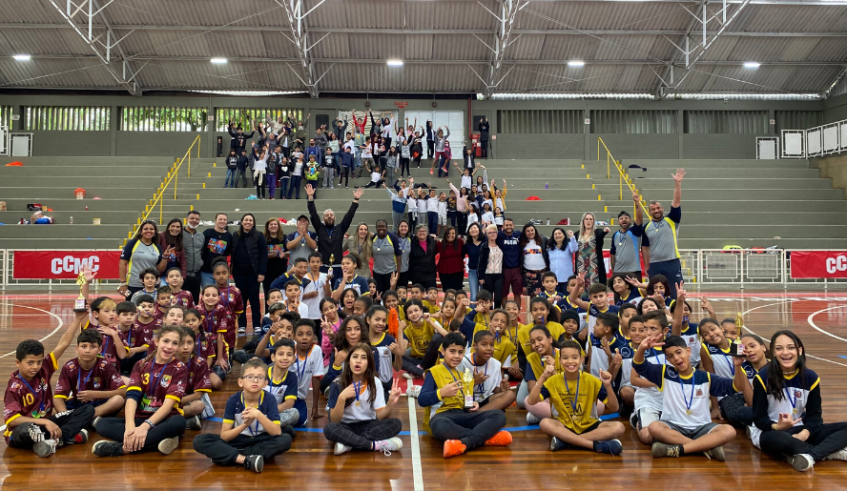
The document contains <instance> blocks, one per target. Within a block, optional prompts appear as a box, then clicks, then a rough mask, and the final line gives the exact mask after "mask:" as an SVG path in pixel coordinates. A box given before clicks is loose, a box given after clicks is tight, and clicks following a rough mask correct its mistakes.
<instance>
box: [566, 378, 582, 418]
mask: <svg viewBox="0 0 847 491" xmlns="http://www.w3.org/2000/svg"><path fill="white" fill-rule="evenodd" d="M562 380H564V381H565V390H567V391H568V395H571V388H570V387H569V386H568V379H567V378H566V377H565V374H564V373H563V374H562ZM581 381H582V373H580V372H577V378H576V394H574V396H573V398H572V399H571V402H570V404H571V416H574V417H575V416H576V415H577V414H576V408H577V407H578V406H579V383H580V382H581Z"/></svg>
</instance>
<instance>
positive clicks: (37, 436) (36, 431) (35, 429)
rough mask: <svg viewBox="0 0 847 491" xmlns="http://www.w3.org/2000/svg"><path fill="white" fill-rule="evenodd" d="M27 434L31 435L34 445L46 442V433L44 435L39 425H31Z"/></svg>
mask: <svg viewBox="0 0 847 491" xmlns="http://www.w3.org/2000/svg"><path fill="white" fill-rule="evenodd" d="M27 433H28V434H29V439H30V440H32V443H38V442H40V441H43V440H44V433H42V431H41V428H40V427H39V426H38V425H34V424H30V425H29V428H27Z"/></svg>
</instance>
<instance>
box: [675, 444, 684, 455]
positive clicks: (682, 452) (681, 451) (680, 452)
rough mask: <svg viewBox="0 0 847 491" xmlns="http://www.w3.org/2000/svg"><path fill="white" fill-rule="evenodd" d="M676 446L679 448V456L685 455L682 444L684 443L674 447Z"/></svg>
mask: <svg viewBox="0 0 847 491" xmlns="http://www.w3.org/2000/svg"><path fill="white" fill-rule="evenodd" d="M676 448H677V449H678V450H679V456H680V457H682V456H683V455H685V446H684V445H677V447H676Z"/></svg>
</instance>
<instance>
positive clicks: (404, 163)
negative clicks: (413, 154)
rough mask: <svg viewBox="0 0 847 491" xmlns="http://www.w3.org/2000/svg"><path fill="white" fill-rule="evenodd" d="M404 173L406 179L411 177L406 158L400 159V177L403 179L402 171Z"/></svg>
mask: <svg viewBox="0 0 847 491" xmlns="http://www.w3.org/2000/svg"><path fill="white" fill-rule="evenodd" d="M404 169H405V171H406V177H411V176H412V173H411V172H409V159H408V158H407V157H400V177H403V170H404Z"/></svg>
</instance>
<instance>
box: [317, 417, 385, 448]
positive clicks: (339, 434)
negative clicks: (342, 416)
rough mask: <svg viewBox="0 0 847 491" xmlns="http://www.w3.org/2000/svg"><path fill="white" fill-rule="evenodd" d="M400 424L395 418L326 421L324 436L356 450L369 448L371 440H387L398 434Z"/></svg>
mask: <svg viewBox="0 0 847 491" xmlns="http://www.w3.org/2000/svg"><path fill="white" fill-rule="evenodd" d="M401 429H402V424H401V423H400V420H399V419H397V418H387V419H383V420H379V419H374V420H371V421H358V422H356V423H328V424H327V425H326V426H325V427H324V436H325V437H326V439H327V440H329V441H331V442H333V443H341V444H342V445H347V446H348V447H353V448H354V449H356V450H370V449H371V442H378V441H381V440H388V439H389V438H394V437H395V436H397V435H399V434H400V430H401Z"/></svg>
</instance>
